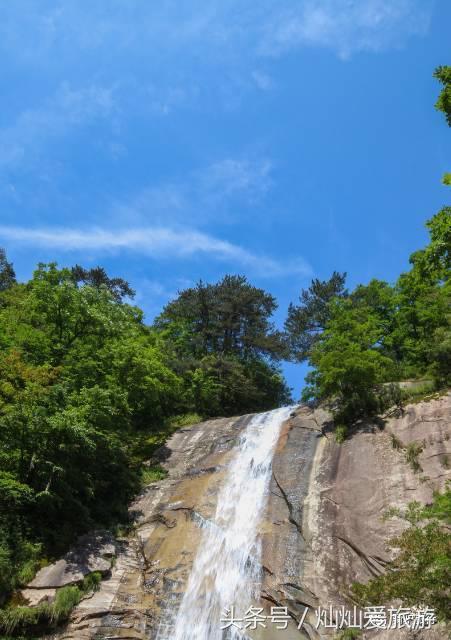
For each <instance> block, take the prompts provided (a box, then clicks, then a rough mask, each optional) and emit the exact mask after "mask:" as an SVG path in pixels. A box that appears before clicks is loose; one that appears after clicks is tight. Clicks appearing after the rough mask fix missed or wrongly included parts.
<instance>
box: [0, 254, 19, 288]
mask: <svg viewBox="0 0 451 640" xmlns="http://www.w3.org/2000/svg"><path fill="white" fill-rule="evenodd" d="M15 283H16V274H15V273H14V268H13V265H12V264H11V262H8V260H7V259H6V253H5V250H4V249H2V248H1V247H0V292H1V291H6V289H9V288H10V287H12V286H13V285H14V284H15Z"/></svg>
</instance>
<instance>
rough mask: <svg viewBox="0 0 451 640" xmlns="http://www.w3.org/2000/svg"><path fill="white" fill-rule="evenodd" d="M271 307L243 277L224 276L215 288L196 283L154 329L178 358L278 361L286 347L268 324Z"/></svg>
mask: <svg viewBox="0 0 451 640" xmlns="http://www.w3.org/2000/svg"><path fill="white" fill-rule="evenodd" d="M276 307H277V304H276V301H275V299H274V298H273V296H271V295H270V294H268V293H266V292H265V291H263V289H257V288H256V287H253V286H252V285H251V284H249V283H248V281H247V279H246V278H245V277H244V276H225V277H224V278H223V279H222V280H221V281H220V282H217V283H216V284H204V283H203V282H202V281H200V282H199V283H198V284H197V285H196V286H195V287H193V288H189V289H185V290H184V291H182V292H181V293H180V294H179V296H178V297H177V298H176V299H175V300H173V301H172V302H170V303H169V304H168V305H166V307H165V308H164V310H163V312H162V313H161V315H160V316H159V317H158V318H157V320H156V323H155V325H156V327H157V328H159V329H160V330H164V331H165V332H166V335H167V336H168V337H170V339H171V341H172V342H173V344H174V345H175V350H176V353H177V354H178V355H179V356H180V355H185V356H189V357H193V358H198V359H201V358H202V357H205V356H208V355H210V354H222V355H224V356H232V357H237V358H239V359H240V360H243V359H245V360H246V359H248V358H255V357H259V356H267V357H269V358H271V359H276V360H277V359H279V358H280V357H281V356H282V355H284V353H285V347H284V344H283V340H282V335H281V333H280V332H278V331H276V330H275V329H274V326H273V324H272V322H271V320H270V318H271V315H272V313H273V312H274V311H275V309H276Z"/></svg>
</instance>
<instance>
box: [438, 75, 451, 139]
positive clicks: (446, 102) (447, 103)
mask: <svg viewBox="0 0 451 640" xmlns="http://www.w3.org/2000/svg"><path fill="white" fill-rule="evenodd" d="M434 78H437V80H438V81H439V82H440V83H441V84H442V85H443V88H442V90H441V92H440V95H439V97H438V100H437V102H436V103H435V108H436V109H438V110H439V111H441V112H442V113H444V114H445V117H446V121H447V122H448V125H449V126H450V127H451V67H448V66H440V67H437V69H436V70H435V71H434Z"/></svg>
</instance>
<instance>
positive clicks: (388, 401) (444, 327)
mask: <svg viewBox="0 0 451 640" xmlns="http://www.w3.org/2000/svg"><path fill="white" fill-rule="evenodd" d="M426 226H427V228H428V230H429V233H430V242H429V244H428V245H427V246H426V247H425V248H424V249H422V250H420V251H417V252H415V253H414V254H412V256H411V258H410V263H411V269H410V271H408V272H407V273H403V274H401V276H400V277H399V279H398V281H397V282H396V283H395V284H394V285H393V286H392V285H389V284H388V283H386V282H383V281H380V280H372V281H371V282H370V283H369V284H368V285H365V286H364V285H359V286H358V287H356V289H355V290H354V291H352V292H351V293H350V294H347V295H344V292H343V287H344V283H343V281H342V280H340V281H339V282H338V281H337V282H338V284H337V282H336V283H335V284H336V286H335V287H334V286H332V285H331V281H329V283H317V284H318V286H319V284H321V285H324V286H326V285H327V287H326V290H327V291H328V292H331V291H332V292H333V291H334V290H336V291H337V295H335V296H332V297H331V299H328V300H326V301H325V302H324V301H322V302H321V303H320V302H317V301H316V298H315V296H314V295H313V290H311V291H309V292H303V298H304V300H305V304H304V306H303V307H297V308H294V307H290V311H289V318H290V322H288V321H287V325H286V327H287V330H288V332H289V334H291V335H290V336H289V342H290V344H291V345H292V354H293V357H294V358H298V357H302V358H303V357H305V356H306V355H308V358H309V364H310V365H311V367H312V370H311V371H310V373H309V374H308V376H307V378H306V380H307V387H306V389H305V390H304V393H303V398H304V399H305V400H317V401H325V402H327V403H328V404H329V406H330V408H331V409H332V411H333V413H334V417H335V421H336V422H337V423H342V424H346V425H347V426H349V427H351V426H353V425H356V424H357V423H358V422H359V421H361V420H362V419H364V418H368V417H372V416H375V415H377V414H378V413H381V412H384V411H385V410H386V409H387V408H388V407H391V406H395V407H398V408H399V409H401V408H402V404H403V402H404V401H405V400H406V399H409V392H404V391H402V390H400V388H399V387H398V385H396V381H397V380H402V379H406V378H422V377H428V378H431V379H432V386H433V388H434V389H439V388H441V387H446V386H449V384H450V383H451V284H450V281H449V274H450V269H451V261H450V247H451V208H450V207H444V208H443V209H442V210H441V211H439V212H438V213H437V214H436V215H435V216H434V217H433V218H431V219H430V220H429V221H428V222H427V223H426ZM335 275H336V276H338V274H335ZM323 303H324V305H325V310H324V308H323V306H324V305H323ZM318 305H319V307H318ZM322 305H323V306H322ZM318 308H320V309H321V316H318V317H320V318H321V321H319V320H318V319H317V315H316V314H317V309H318ZM294 310H295V311H296V314H297V315H296V314H295V312H294ZM295 317H298V318H302V322H298V323H297V324H296V322H295V321H294V318H295ZM309 323H310V324H309ZM293 345H294V346H293ZM300 354H301V355H300ZM387 383H391V384H387ZM429 390H430V389H429ZM419 393H421V392H419ZM410 397H411V396H410Z"/></svg>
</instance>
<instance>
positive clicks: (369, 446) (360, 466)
mask: <svg viewBox="0 0 451 640" xmlns="http://www.w3.org/2000/svg"><path fill="white" fill-rule="evenodd" d="M318 425H319V426H320V431H318ZM308 429H311V431H310V432H309V431H308ZM315 429H316V431H315ZM286 431H287V432H286V434H285V435H284V436H283V438H284V440H283V442H282V443H280V447H279V450H278V451H277V452H276V455H275V458H274V461H273V469H274V478H273V483H272V486H271V496H270V500H269V506H268V517H269V520H270V523H271V527H272V528H271V530H270V531H269V532H268V534H267V535H266V536H265V539H264V540H265V546H264V548H265V562H266V566H267V569H268V570H267V572H266V574H265V583H264V591H263V596H264V597H267V598H268V599H269V600H271V601H274V602H280V603H281V604H282V605H283V606H288V607H289V610H290V611H291V612H292V614H293V615H294V616H295V617H296V618H297V619H299V617H300V615H301V614H302V612H303V611H304V609H305V606H306V605H307V606H310V607H316V606H318V605H321V606H322V607H328V606H329V605H333V606H340V605H346V606H347V607H349V601H348V600H347V599H346V596H347V594H348V588H349V585H350V584H351V583H352V582H354V581H360V582H366V581H367V580H369V579H370V578H372V577H373V576H377V575H379V574H380V573H381V572H383V571H384V569H385V567H386V566H387V563H388V562H389V561H390V559H391V557H390V553H389V551H388V550H387V546H386V542H387V539H388V538H391V537H393V536H395V535H397V534H398V533H400V532H401V530H402V528H403V527H404V526H405V523H404V522H403V521H402V520H400V519H396V518H395V519H390V520H386V521H384V520H383V519H382V516H383V515H384V513H385V512H386V511H387V510H388V509H389V508H390V507H405V506H406V505H407V504H408V503H409V502H411V501H414V500H417V501H419V502H422V503H428V502H430V501H431V499H432V495H433V492H434V491H435V490H441V489H443V487H444V486H445V482H446V480H447V479H449V478H451V470H450V468H449V467H450V464H449V461H451V395H449V394H448V395H446V396H443V397H441V398H439V399H436V400H433V401H431V402H420V403H418V404H411V405H409V406H407V407H406V409H405V410H404V412H403V414H402V415H401V416H399V417H392V418H389V419H387V420H385V421H383V420H381V421H380V422H378V423H376V424H372V425H371V424H370V425H366V426H365V427H362V429H361V430H360V431H359V432H358V433H355V434H354V435H353V436H352V438H350V439H349V440H346V441H345V442H344V443H343V444H341V445H340V444H338V443H337V442H336V441H335V438H334V437H333V436H332V435H331V434H330V433H328V431H329V424H328V419H327V416H325V415H318V411H311V410H309V409H308V408H302V409H300V410H299V411H297V412H296V417H295V418H294V419H292V420H291V421H290V424H289V425H288V427H287V430H286ZM306 433H309V434H310V435H306ZM313 438H314V439H315V442H316V447H315V446H314V444H313V442H312V439H313ZM312 449H315V454H314V456H313V458H310V457H309V453H310V452H311V451H312ZM306 477H307V481H306ZM306 485H307V486H306ZM276 529H277V531H276ZM277 532H279V533H277ZM314 621H315V622H316V616H314V615H313V612H310V614H309V615H308V616H307V624H306V625H305V628H306V630H307V631H308V635H309V637H311V638H316V637H320V636H325V635H326V636H327V630H325V629H320V630H319V631H316V629H314ZM438 633H439V634H440V633H441V632H440V631H438ZM332 635H333V634H332ZM378 637H380V638H382V637H384V636H383V635H382V634H380V635H379V636H378ZM387 637H389V638H391V639H394V638H396V637H404V636H403V634H402V633H399V634H398V633H397V632H393V631H391V632H388V636H387ZM432 637H433V635H431V633H428V634H427V638H429V639H430V640H432ZM437 637H446V636H445V635H441V636H440V635H439V636H437Z"/></svg>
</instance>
